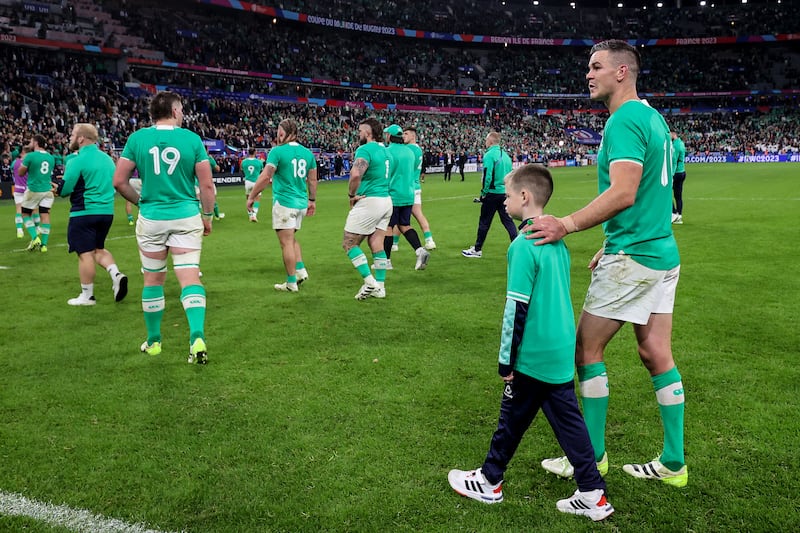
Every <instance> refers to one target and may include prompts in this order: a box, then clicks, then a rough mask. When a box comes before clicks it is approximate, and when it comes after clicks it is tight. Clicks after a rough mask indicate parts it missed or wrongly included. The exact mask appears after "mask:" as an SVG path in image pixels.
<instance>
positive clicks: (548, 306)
mask: <svg viewBox="0 0 800 533" xmlns="http://www.w3.org/2000/svg"><path fill="white" fill-rule="evenodd" d="M535 242H536V241H534V240H529V239H526V238H525V235H524V234H522V233H520V234H519V235H518V236H517V238H516V239H514V240H513V241H512V242H511V245H510V246H509V247H508V282H507V289H506V305H505V310H504V312H503V327H502V334H501V338H500V355H499V363H500V367H501V374H503V375H507V373H508V371H509V370H513V371H515V372H521V373H522V374H525V375H526V376H530V377H532V378H535V379H538V380H539V381H544V382H546V383H555V384H559V383H566V382H568V381H572V379H573V376H574V374H575V315H574V313H573V310H572V301H571V299H570V271H569V268H570V258H569V250H568V249H567V246H566V245H565V244H564V241H557V242H554V243H550V244H545V245H544V246H536V245H535V244H534V243H535ZM520 332H521V335H520ZM504 368H505V370H506V372H503V369H504Z"/></svg>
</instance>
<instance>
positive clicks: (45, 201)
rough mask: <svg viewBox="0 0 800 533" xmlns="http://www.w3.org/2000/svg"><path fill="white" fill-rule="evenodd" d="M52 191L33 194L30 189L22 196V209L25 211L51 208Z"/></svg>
mask: <svg viewBox="0 0 800 533" xmlns="http://www.w3.org/2000/svg"><path fill="white" fill-rule="evenodd" d="M53 198H54V197H53V191H45V192H33V191H31V190H30V189H28V190H26V191H25V194H23V195H22V202H20V203H21V204H22V207H24V208H25V209H36V208H37V207H46V208H48V209H49V208H51V207H53Z"/></svg>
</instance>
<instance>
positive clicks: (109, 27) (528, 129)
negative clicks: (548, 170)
mask: <svg viewBox="0 0 800 533" xmlns="http://www.w3.org/2000/svg"><path fill="white" fill-rule="evenodd" d="M5 4H9V2H5ZM62 4H64V5H63V6H62ZM473 4H474V6H473ZM480 5H481V6H482V7H483V8H486V9H488V10H489V11H488V12H486V11H485V10H484V11H483V12H482V11H480V10H478V9H472V7H475V6H477V4H476V3H475V2H474V1H467V2H466V3H465V4H464V5H462V4H461V3H459V4H458V6H460V7H458V9H454V8H455V7H457V6H456V3H455V2H447V1H445V2H436V3H433V2H420V3H419V5H417V3H415V5H414V9H413V10H410V9H408V8H407V6H406V5H405V4H403V3H398V2H391V1H389V2H370V3H369V4H368V5H367V3H366V2H362V1H361V0H335V1H332V2H322V3H318V4H317V3H315V5H314V6H306V5H305V3H299V2H296V3H293V2H284V3H283V8H284V9H289V10H292V9H294V10H297V11H300V12H305V13H311V14H313V15H317V16H324V17H333V18H338V19H342V20H350V19H352V16H350V15H351V14H353V13H359V17H361V18H359V19H358V20H360V21H361V22H363V23H373V24H383V25H386V24H391V25H392V26H393V27H394V26H397V25H398V24H400V25H401V26H403V27H415V26H416V27H418V28H420V29H425V28H430V25H431V21H434V20H435V21H436V24H435V25H436V28H437V31H439V32H441V31H453V32H455V31H458V32H460V33H464V32H469V33H471V34H487V35H488V34H492V35H502V36H513V35H520V34H526V35H536V36H538V37H541V38H545V37H547V38H559V37H557V36H558V35H562V34H567V33H569V34H570V35H571V37H574V36H575V33H576V32H578V31H583V32H585V33H584V34H582V35H581V37H582V38H586V39H591V38H595V37H596V36H598V34H595V33H594V32H595V31H597V30H598V28H601V27H603V26H604V25H605V28H606V29H605V30H604V35H599V36H601V37H604V36H607V35H608V33H606V32H608V31H610V30H609V28H610V29H611V30H613V31H615V32H617V33H616V34H615V35H614V36H619V35H627V36H630V37H631V38H643V37H646V36H652V37H654V38H662V37H684V36H685V37H692V38H693V37H697V36H703V35H708V32H714V35H717V36H725V35H764V34H766V33H767V32H768V33H775V32H776V29H777V31H781V30H784V29H786V30H787V31H788V30H789V29H790V28H792V27H794V28H796V27H797V21H798V20H800V17H798V12H797V9H796V8H795V7H794V6H789V5H772V4H769V5H766V4H759V5H756V4H749V5H746V6H738V5H737V6H735V7H733V6H721V7H720V8H719V9H718V10H717V11H713V12H712V11H711V10H709V9H706V10H703V9H700V8H687V9H683V10H681V15H682V16H680V17H676V16H675V15H676V12H675V11H674V10H670V9H663V10H655V9H650V10H614V9H590V8H586V9H581V10H571V9H568V8H567V9H562V8H553V9H550V8H548V9H547V10H543V11H542V15H541V17H540V16H539V15H538V14H537V13H538V12H536V11H532V10H531V8H530V5H529V4H526V5H523V4H522V3H521V2H507V5H506V6H505V7H504V8H503V9H502V10H501V9H500V8H499V7H497V6H499V5H500V4H499V3H498V4H495V3H492V4H491V6H487V5H484V4H483V3H482V4H480ZM51 7H52V9H50V10H48V12H47V13H35V14H28V13H24V12H21V10H19V9H15V8H14V7H13V6H10V5H8V6H6V5H4V4H3V3H0V23H2V27H3V28H7V29H8V31H9V32H10V35H12V36H27V37H30V38H31V39H46V40H48V41H61V40H62V39H64V41H63V42H65V43H66V42H71V43H84V44H86V43H88V44H89V45H90V48H87V49H84V50H83V51H82V52H83V53H81V51H78V50H76V49H75V48H69V49H68V48H64V49H62V50H61V51H59V52H57V53H53V52H51V51H44V50H41V49H39V48H36V47H35V46H34V47H28V46H12V45H13V44H15V43H14V41H13V39H11V38H10V39H2V40H0V57H2V64H0V80H2V81H0V99H2V101H3V102H4V106H3V108H2V110H0V114H2V118H3V131H2V136H3V139H2V140H3V153H7V152H8V151H9V150H10V147H12V146H15V145H19V144H20V143H21V142H23V141H24V140H25V139H26V136H29V135H30V133H31V131H35V132H41V133H43V134H44V135H45V136H46V137H48V138H49V139H52V141H53V145H54V147H55V149H56V150H57V151H60V152H63V149H64V148H63V147H64V144H65V141H66V137H67V136H68V131H69V128H70V126H71V124H72V123H74V122H75V121H78V120H80V121H88V122H92V123H94V124H96V125H97V126H98V129H99V131H100V135H101V138H102V139H103V140H104V143H106V144H107V145H108V146H109V147H117V148H119V147H121V146H122V145H123V144H124V141H125V139H126V138H127V136H128V135H129V134H130V133H131V132H132V131H134V130H135V129H136V128H137V127H139V126H140V125H141V124H142V123H143V121H146V120H147V112H146V101H145V99H146V97H147V95H149V94H150V91H152V86H154V85H158V86H170V87H171V88H174V89H175V90H180V91H182V93H183V94H184V95H186V97H187V101H188V104H189V105H188V106H187V109H188V113H187V118H186V121H187V126H188V127H190V128H192V129H193V130H195V131H197V132H198V133H199V134H201V135H202V136H204V137H206V138H209V139H219V140H222V141H223V142H224V143H225V144H226V145H230V146H234V147H238V148H243V147H247V146H262V147H269V146H270V143H271V141H272V138H271V136H272V135H273V134H274V131H275V127H276V125H277V122H278V121H279V120H280V118H283V117H285V116H286V115H292V116H294V117H295V118H297V119H298V121H299V123H300V128H301V137H302V138H303V139H305V141H306V143H307V144H309V145H311V146H314V147H316V148H319V149H321V150H323V151H328V152H335V151H338V150H342V151H349V150H350V149H351V148H352V146H353V144H354V142H355V137H356V136H355V134H354V129H353V126H354V124H357V122H358V121H359V120H361V119H362V118H363V117H365V116H367V115H368V114H369V115H377V116H378V117H379V118H380V120H382V121H385V122H398V123H401V124H407V123H409V122H412V123H414V124H416V125H417V127H418V128H419V129H420V131H421V132H422V136H423V141H422V143H423V145H424V146H425V147H426V148H427V151H428V158H429V159H435V158H436V157H437V156H438V154H441V153H442V152H444V151H446V150H455V151H457V152H459V153H461V152H464V151H466V152H468V153H470V154H478V153H480V151H481V149H482V145H481V142H480V139H478V138H476V137H479V136H476V135H475V131H484V130H488V129H489V128H498V129H501V130H502V131H503V132H504V134H505V138H506V139H508V140H509V149H510V150H511V151H512V153H513V154H514V156H515V158H516V159H518V160H523V159H534V160H547V159H558V158H564V157H572V158H576V157H577V158H580V157H584V156H586V155H590V154H591V153H592V147H591V146H587V145H581V144H578V143H576V142H575V141H574V139H573V138H572V137H570V136H568V135H566V134H565V131H564V128H567V127H575V128H589V129H593V130H600V129H601V128H602V123H603V121H604V116H605V115H603V114H602V113H601V112H600V113H598V111H601V110H600V109H598V107H597V106H594V105H592V104H591V103H590V102H589V101H588V100H587V99H586V98H585V96H583V94H584V93H585V84H584V82H583V75H584V73H585V61H586V51H587V49H586V46H515V45H512V46H503V45H496V44H494V45H491V44H475V43H458V42H442V41H436V40H431V39H410V38H403V37H396V36H382V35H377V34H374V33H366V34H365V33H363V32H353V31H347V30H340V29H333V28H327V27H323V26H315V25H311V24H307V23H301V22H291V21H288V20H286V19H282V18H278V17H268V16H263V15H252V14H248V13H244V12H242V11H238V10H235V9H227V8H221V7H215V6H207V5H203V4H202V3H199V2H190V1H175V0H165V1H160V2H154V1H150V0H146V1H142V2H135V3H133V2H131V3H128V2H124V1H110V2H91V1H90V0H80V1H79V2H71V3H70V2H65V3H61V4H53V5H52V6H51ZM312 8H313V11H310V10H311V9H312ZM506 12H508V13H510V14H511V15H508V14H506ZM176 13H180V16H167V15H168V14H172V15H175V14H176ZM456 13H458V16H456ZM467 13H469V14H471V16H470V17H469V18H468V19H467V18H465V17H466V14H467ZM711 13H713V14H714V15H713V17H712V16H711ZM756 13H757V14H758V16H748V15H752V14H756ZM525 14H527V15H528V16H527V17H526V16H525ZM712 18H713V20H722V21H724V24H722V23H720V24H712V22H713V21H712ZM534 19H536V20H534ZM539 19H541V21H542V22H537V21H538V20H539ZM731 23H732V24H731ZM792 24H794V26H792ZM578 27H580V28H581V30H577V29H576V28H578ZM767 28H771V30H767ZM570 32H572V33H570ZM744 32H746V33H744ZM797 42H798V41H797V40H781V41H776V42H772V43H760V42H741V43H736V44H726V45H713V46H703V45H682V46H649V47H647V50H646V54H645V69H644V70H645V71H644V72H643V74H642V76H643V78H642V79H643V83H642V84H641V86H642V88H643V90H644V91H647V92H652V93H655V94H654V95H653V96H650V97H649V100H650V101H651V103H652V104H653V105H654V106H656V107H659V108H660V109H662V111H664V113H665V115H666V116H667V119H668V121H669V123H670V125H671V126H672V127H674V128H675V129H676V130H677V131H678V132H679V133H680V134H681V136H682V137H683V138H684V139H685V140H686V145H687V150H689V152H690V153H691V152H698V153H699V152H716V151H726V152H732V153H737V152H743V153H760V152H764V151H771V152H779V151H784V152H785V151H790V152H797V151H798V146H800V133H798V129H799V128H800V126H798V124H800V120H798V118H800V117H799V116H798V115H799V114H800V113H799V112H798V110H797V109H798V105H797V97H798V95H797V93H795V92H792V90H793V89H794V90H796V89H795V88H794V84H795V82H796V80H797V79H798V77H800V51H799V50H798V44H797ZM34 44H35V43H34ZM89 52H92V53H89ZM136 59H138V60H140V61H139V62H135V61H134V60H136ZM165 59H166V60H169V61H170V64H169V66H168V65H165V64H164V62H163V61H162V60H165ZM176 63H178V64H180V63H185V64H187V65H191V66H194V67H197V68H198V69H199V70H191V69H181V68H175V66H173V65H174V64H176ZM648 65H658V67H659V68H658V70H657V72H655V71H654V72H650V69H649V68H648ZM234 71H235V72H234ZM240 71H241V72H240ZM242 72H243V73H242ZM259 73H260V74H265V73H266V74H270V73H271V74H279V75H282V76H298V77H303V80H301V81H296V80H292V81H290V82H285V81H284V82H281V81H280V80H279V79H272V78H267V79H265V78H264V77H263V76H258V75H257V74H259ZM310 79H314V80H333V81H336V82H344V83H345V85H342V84H341V83H340V84H338V85H337V84H328V83H316V82H313V81H307V80H310ZM126 82H128V83H126ZM347 83H350V84H353V83H369V84H373V86H374V85H387V86H392V87H401V88H415V89H418V91H417V92H410V93H409V92H403V91H396V90H384V89H379V90H376V89H374V88H365V87H348V86H346V84H347ZM427 89H431V90H432V91H427V92H426V90H427ZM436 90H440V91H450V92H451V93H450V94H438V93H436V92H435V91H436ZM455 90H461V91H498V94H500V92H505V93H509V92H510V93H517V92H525V93H536V95H537V96H536V97H525V98H523V97H520V98H515V97H499V96H485V95H471V94H452V93H454V92H455ZM725 91H727V92H731V93H736V94H723V93H721V92H725ZM683 92H686V93H692V94H681V95H675V94H673V93H683ZM661 93H669V94H661ZM697 93H709V94H705V95H703V94H701V95H698V94H697ZM254 95H259V96H257V97H254ZM270 98H273V99H270ZM281 99H283V100H286V101H280V100H281ZM309 99H312V103H316V104H320V103H327V101H330V100H340V101H341V102H351V103H352V102H362V103H364V102H367V103H369V102H376V103H382V104H386V105H380V106H368V105H360V106H357V105H348V106H344V107H337V106H328V105H309V104H308V103H307V102H308V101H309ZM313 99H322V100H321V101H313ZM394 104H407V105H414V106H421V107H426V106H427V107H450V108H452V107H460V108H470V109H473V110H477V114H471V115H465V114H454V113H449V114H431V113H415V114H413V115H412V114H407V113H398V112H396V111H390V110H386V109H383V110H381V109H370V107H378V108H384V107H388V106H390V105H394ZM588 111H593V112H588Z"/></svg>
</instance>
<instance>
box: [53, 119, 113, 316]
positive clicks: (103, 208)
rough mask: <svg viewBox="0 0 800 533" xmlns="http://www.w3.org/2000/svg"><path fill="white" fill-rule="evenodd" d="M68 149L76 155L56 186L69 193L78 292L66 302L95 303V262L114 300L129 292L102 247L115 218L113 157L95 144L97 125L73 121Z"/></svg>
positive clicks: (69, 236) (63, 193) (71, 248)
mask: <svg viewBox="0 0 800 533" xmlns="http://www.w3.org/2000/svg"><path fill="white" fill-rule="evenodd" d="M69 149H70V151H75V150H77V151H78V155H77V156H76V157H74V158H72V159H70V161H69V162H68V164H67V166H66V168H65V169H64V181H62V182H60V183H59V185H58V186H57V187H56V193H57V194H58V195H59V196H67V195H69V199H70V202H71V203H72V207H71V208H70V212H69V226H68V227H67V241H68V242H69V251H70V252H75V253H77V254H78V274H79V276H80V280H81V293H80V295H78V297H77V298H71V299H70V300H68V301H67V303H68V304H69V305H95V304H96V303H97V302H96V300H95V298H94V276H95V266H94V265H95V263H97V264H98V265H100V266H102V267H103V268H105V269H106V270H107V271H108V273H109V275H110V276H111V284H112V288H113V290H114V300H115V301H117V302H119V301H121V300H122V299H123V298H125V295H127V294H128V277H127V276H125V274H123V273H122V272H120V271H119V268H117V264H116V263H115V262H114V256H112V255H111V252H109V251H108V250H106V249H105V242H106V236H108V230H109V229H111V223H112V222H113V220H114V184H113V181H112V178H113V177H114V168H115V166H114V160H113V159H111V157H109V155H108V154H106V153H104V152H102V151H101V150H100V149H99V148H98V147H97V128H95V127H94V126H93V125H91V124H75V127H73V128H72V136H71V137H70V140H69Z"/></svg>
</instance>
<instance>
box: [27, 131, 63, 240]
mask: <svg viewBox="0 0 800 533" xmlns="http://www.w3.org/2000/svg"><path fill="white" fill-rule="evenodd" d="M46 147H47V141H46V140H45V138H44V136H42V135H39V134H36V135H34V136H33V138H32V139H31V142H30V145H29V152H28V153H27V154H26V155H25V157H24V158H23V159H22V165H20V167H19V171H18V172H19V175H20V176H28V189H27V190H26V191H25V194H24V195H23V197H22V224H23V225H24V226H25V229H26V230H27V232H28V235H30V237H31V242H30V243H29V244H28V248H27V250H28V251H33V250H41V251H42V252H47V242H48V241H49V239H50V208H51V207H53V199H54V196H53V186H52V184H51V180H52V179H53V169H54V168H55V159H54V158H53V156H52V155H51V154H50V153H49V152H47V150H45V148H46ZM37 208H38V210H39V216H40V217H41V220H42V223H41V225H40V227H39V230H38V232H37V229H36V224H35V222H34V220H33V211H34V210H35V209H37ZM37 233H41V236H39V235H38V234H37Z"/></svg>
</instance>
